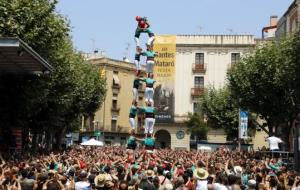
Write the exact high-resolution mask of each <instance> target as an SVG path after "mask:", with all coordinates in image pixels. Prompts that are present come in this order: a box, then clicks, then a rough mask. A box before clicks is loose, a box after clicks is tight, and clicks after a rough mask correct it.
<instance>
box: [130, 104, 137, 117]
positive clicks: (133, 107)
mask: <svg viewBox="0 0 300 190" xmlns="http://www.w3.org/2000/svg"><path fill="white" fill-rule="evenodd" d="M136 113H137V108H136V107H135V106H131V108H130V114H132V115H135V116H136Z"/></svg>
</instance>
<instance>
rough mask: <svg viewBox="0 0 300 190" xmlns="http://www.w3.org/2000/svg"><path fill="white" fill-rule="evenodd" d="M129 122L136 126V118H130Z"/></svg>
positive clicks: (133, 127)
mask: <svg viewBox="0 0 300 190" xmlns="http://www.w3.org/2000/svg"><path fill="white" fill-rule="evenodd" d="M129 123H130V126H131V128H132V129H135V128H136V123H135V118H131V117H130V118H129Z"/></svg>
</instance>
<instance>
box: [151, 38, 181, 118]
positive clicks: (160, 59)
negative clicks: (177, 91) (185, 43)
mask: <svg viewBox="0 0 300 190" xmlns="http://www.w3.org/2000/svg"><path fill="white" fill-rule="evenodd" d="M154 51H155V52H156V53H157V56H156V57H155V66H154V79H155V80H156V82H157V85H156V88H155V91H154V106H155V107H156V108H157V113H156V115H155V119H156V123H172V122H174V82H175V81H174V78H175V57H176V36H174V35H161V36H155V41H154Z"/></svg>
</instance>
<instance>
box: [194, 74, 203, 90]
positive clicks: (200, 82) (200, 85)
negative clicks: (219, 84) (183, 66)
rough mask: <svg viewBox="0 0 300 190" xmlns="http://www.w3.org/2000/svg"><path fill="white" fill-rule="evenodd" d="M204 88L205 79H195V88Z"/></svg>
mask: <svg viewBox="0 0 300 190" xmlns="http://www.w3.org/2000/svg"><path fill="white" fill-rule="evenodd" d="M203 87H204V77H195V88H203Z"/></svg>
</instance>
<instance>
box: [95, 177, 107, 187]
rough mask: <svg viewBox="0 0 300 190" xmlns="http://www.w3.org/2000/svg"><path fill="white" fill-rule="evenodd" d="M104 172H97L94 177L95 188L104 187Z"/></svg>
mask: <svg viewBox="0 0 300 190" xmlns="http://www.w3.org/2000/svg"><path fill="white" fill-rule="evenodd" d="M105 180H106V174H99V175H97V176H96V177H95V186H96V188H97V189H104V184H105Z"/></svg>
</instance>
